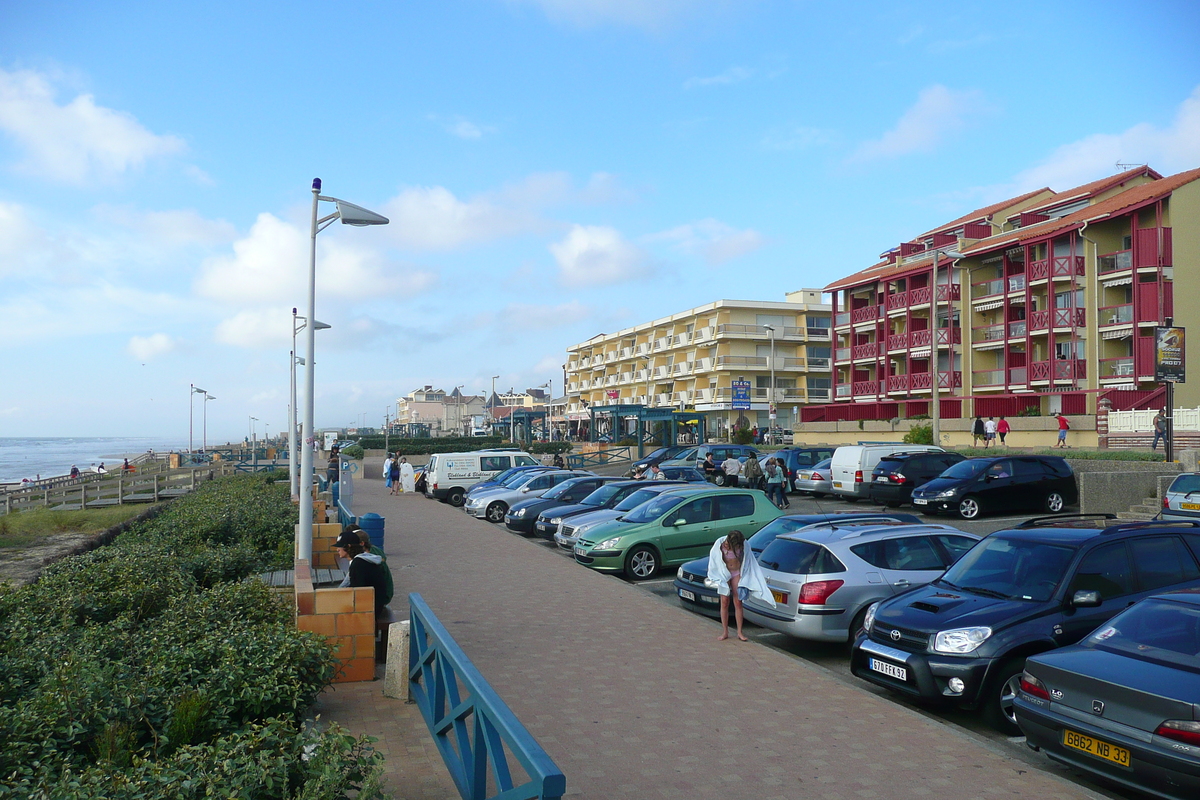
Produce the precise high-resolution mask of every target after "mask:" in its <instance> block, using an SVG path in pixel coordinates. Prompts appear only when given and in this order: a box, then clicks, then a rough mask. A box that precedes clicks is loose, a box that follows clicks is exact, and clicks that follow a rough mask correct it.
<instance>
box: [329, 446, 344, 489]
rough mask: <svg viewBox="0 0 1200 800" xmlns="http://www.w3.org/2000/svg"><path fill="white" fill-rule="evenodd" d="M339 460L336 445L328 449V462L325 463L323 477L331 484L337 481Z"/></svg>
mask: <svg viewBox="0 0 1200 800" xmlns="http://www.w3.org/2000/svg"><path fill="white" fill-rule="evenodd" d="M340 460H341V457H340V456H339V455H338V451H337V448H336V447H335V448H333V449H332V450H330V451H329V463H328V464H326V465H325V479H326V480H328V481H329V483H330V484H331V485H332V484H335V483H337V482H338V475H339V473H340V470H339V469H338V462H339V461H340Z"/></svg>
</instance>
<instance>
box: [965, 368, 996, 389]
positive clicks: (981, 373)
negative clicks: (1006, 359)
mask: <svg viewBox="0 0 1200 800" xmlns="http://www.w3.org/2000/svg"><path fill="white" fill-rule="evenodd" d="M971 382H972V383H974V384H975V385H976V386H1003V385H1004V370H1002V369H983V370H975V371H974V372H972V373H971Z"/></svg>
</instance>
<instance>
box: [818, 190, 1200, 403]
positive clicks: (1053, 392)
mask: <svg viewBox="0 0 1200 800" xmlns="http://www.w3.org/2000/svg"><path fill="white" fill-rule="evenodd" d="M1198 181H1200V170H1191V171H1188V172H1182V173H1179V174H1177V175H1171V176H1168V177H1163V176H1162V175H1160V174H1159V173H1157V172H1155V171H1154V170H1153V169H1150V168H1149V167H1137V168H1134V169H1130V170H1126V171H1124V172H1121V173H1119V174H1116V175H1113V176H1110V177H1108V178H1105V179H1102V180H1098V181H1093V182H1092V183H1088V184H1085V185H1083V186H1077V187H1075V188H1073V189H1069V190H1067V191H1062V192H1055V191H1053V190H1051V189H1049V188H1043V189H1039V190H1037V191H1033V192H1028V193H1026V194H1023V195H1021V196H1018V197H1013V198H1010V199H1008V200H1005V201H1002V202H1000V203H995V204H993V205H990V206H987V207H985V208H980V209H977V210H975V211H973V212H971V213H970V214H967V215H965V216H962V217H959V218H958V219H956V220H953V221H951V222H948V223H946V224H944V225H942V226H940V227H938V228H935V229H932V230H930V231H927V232H925V233H923V234H921V235H920V236H917V237H916V238H914V239H913V240H912V241H910V242H904V243H902V244H900V246H899V247H896V248H894V249H892V250H889V251H888V252H886V253H884V254H883V256H882V257H881V260H880V262H879V263H877V264H874V265H872V266H871V267H868V268H867V269H865V270H862V271H861V272H858V273H855V274H854V275H850V276H848V277H846V278H843V279H841V280H838V281H835V282H834V283H832V284H830V285H829V286H827V287H826V291H828V292H830V293H831V294H832V297H833V311H834V339H835V341H834V349H833V379H834V402H833V403H831V404H828V405H825V406H823V407H819V408H810V409H808V410H806V411H805V412H804V419H805V420H810V421H818V420H853V419H890V418H892V417H912V416H916V415H920V414H927V413H929V411H930V400H931V396H932V392H933V381H934V377H933V376H934V375H935V374H936V375H937V376H938V378H937V380H938V382H939V385H940V387H941V393H942V394H941V397H942V402H941V405H940V411H941V414H942V416H943V417H947V418H953V417H961V416H972V415H974V414H982V415H984V416H998V415H1002V414H1003V415H1016V414H1019V413H1021V412H1022V411H1023V410H1025V409H1029V408H1032V409H1035V410H1036V411H1037V413H1041V414H1047V413H1054V412H1059V411H1061V412H1062V413H1065V414H1092V413H1095V410H1096V408H1097V404H1098V401H1099V398H1100V397H1101V396H1104V397H1107V398H1108V399H1109V402H1110V403H1112V407H1113V408H1117V409H1119V408H1131V407H1138V406H1139V405H1144V404H1147V403H1153V402H1159V400H1160V398H1159V395H1160V393H1161V389H1160V387H1158V385H1157V384H1155V383H1154V328H1155V326H1158V325H1163V324H1164V323H1165V320H1166V319H1168V318H1172V317H1173V318H1174V324H1176V325H1184V326H1186V325H1188V324H1189V322H1190V324H1192V325H1195V324H1197V323H1200V318H1198V319H1192V318H1193V317H1200V304H1198V303H1194V302H1193V303H1181V304H1180V307H1179V308H1178V309H1177V308H1176V306H1175V302H1174V298H1175V295H1176V294H1177V293H1178V292H1185V294H1184V295H1183V296H1188V295H1187V294H1186V292H1188V291H1189V290H1190V291H1192V292H1194V291H1196V290H1197V289H1200V286H1197V285H1196V282H1195V281H1196V275H1197V269H1196V265H1197V258H1198V257H1200V183H1198ZM1177 261H1178V262H1179V263H1180V265H1181V266H1182V268H1181V269H1180V270H1178V271H1177V270H1176V269H1175V265H1176V262H1177ZM1177 282H1178V283H1179V289H1176V288H1175V285H1176V283H1177ZM1193 296H1194V295H1193ZM1192 385H1193V386H1195V385H1196V382H1195V381H1193V383H1192ZM1192 394H1195V395H1196V397H1195V400H1192V399H1191V395H1192ZM1176 396H1177V398H1178V400H1177V404H1184V403H1187V402H1195V401H1196V400H1200V387H1198V389H1197V390H1188V389H1187V388H1186V384H1184V385H1181V386H1180V387H1178V390H1177V395H1176Z"/></svg>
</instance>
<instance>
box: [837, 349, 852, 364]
mask: <svg viewBox="0 0 1200 800" xmlns="http://www.w3.org/2000/svg"><path fill="white" fill-rule="evenodd" d="M833 357H834V358H835V359H837V360H838V361H849V360H850V348H849V347H839V348H838V349H836V350H834V351H833Z"/></svg>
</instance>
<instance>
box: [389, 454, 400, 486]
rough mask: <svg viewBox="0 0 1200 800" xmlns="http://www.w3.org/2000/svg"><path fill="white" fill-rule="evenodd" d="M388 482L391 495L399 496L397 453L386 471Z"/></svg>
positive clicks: (398, 459) (398, 462) (398, 460)
mask: <svg viewBox="0 0 1200 800" xmlns="http://www.w3.org/2000/svg"><path fill="white" fill-rule="evenodd" d="M388 482H389V483H390V484H391V485H392V491H391V494H394V495H395V494H400V458H399V454H398V453H397V455H396V458H393V459H392V465H391V467H390V468H389V469H388Z"/></svg>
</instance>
